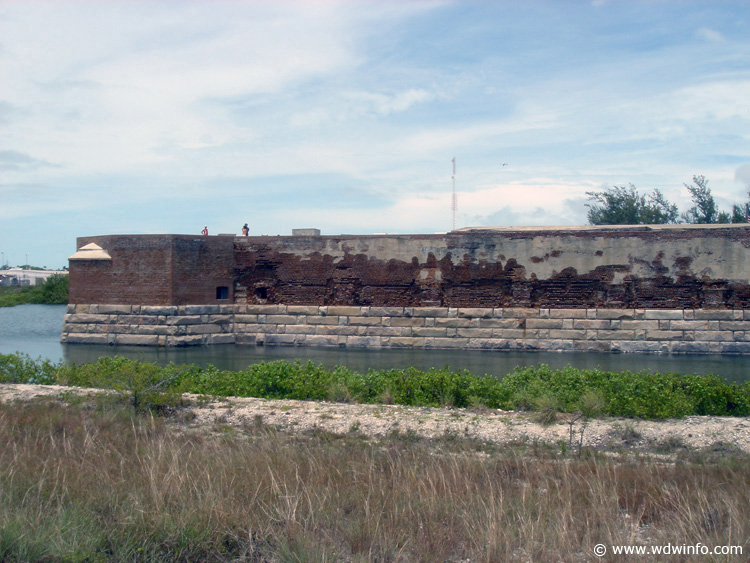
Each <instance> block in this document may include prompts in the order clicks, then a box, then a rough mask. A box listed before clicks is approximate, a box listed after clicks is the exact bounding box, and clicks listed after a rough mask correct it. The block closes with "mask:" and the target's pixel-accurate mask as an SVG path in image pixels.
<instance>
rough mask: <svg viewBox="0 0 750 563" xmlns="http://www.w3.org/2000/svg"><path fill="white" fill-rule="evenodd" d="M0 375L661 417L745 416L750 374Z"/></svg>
mask: <svg viewBox="0 0 750 563" xmlns="http://www.w3.org/2000/svg"><path fill="white" fill-rule="evenodd" d="M0 382H16V383H42V384H52V383H58V384H63V385H75V386H83V387H100V388H107V389H116V390H120V391H124V392H127V393H128V394H129V395H130V396H131V398H132V400H133V403H134V404H135V405H136V406H137V407H141V406H144V405H146V406H148V405H156V406H157V407H158V405H160V404H168V403H170V402H171V403H173V402H175V401H179V394H180V393H197V394H204V395H212V396H237V397H262V398H269V399H301V400H308V399H309V400H327V401H337V402H358V403H393V404H400V405H409V406H448V407H470V406H475V407H478V406H483V407H488V408H501V409H506V410H509V409H524V410H537V411H547V412H577V411H583V412H585V413H586V415H587V416H590V415H594V414H603V415H609V416H626V417H640V418H646V419H663V418H672V417H682V416H688V415H721V416H725V415H726V416H748V415H750V382H748V383H746V384H744V385H737V384H734V383H727V382H725V381H723V380H722V379H721V378H719V377H716V376H697V375H679V374H673V373H651V372H646V371H643V372H638V373H632V372H628V371H624V372H607V371H602V370H599V369H586V370H582V369H577V368H573V367H566V368H563V369H551V368H549V367H548V366H545V365H538V366H535V367H526V368H517V369H515V370H514V371H513V372H512V373H510V374H508V375H506V376H505V377H504V378H503V379H502V380H498V379H496V378H494V377H488V376H478V375H474V374H471V373H469V372H468V371H452V370H450V369H447V368H446V369H432V370H429V371H420V370H417V369H414V368H407V369H392V370H369V371H368V372H366V373H358V372H354V371H351V370H349V369H347V368H345V367H341V366H339V367H336V368H335V369H333V370H326V369H325V368H323V367H322V366H320V365H316V364H314V363H312V362H308V363H304V364H302V363H299V362H297V363H290V362H286V361H276V362H268V363H266V362H261V363H258V364H254V365H251V366H249V367H248V368H247V369H245V370H243V371H238V372H235V371H223V370H219V369H217V368H215V367H213V366H208V367H206V368H201V367H198V366H194V365H189V366H178V365H175V364H169V365H167V366H165V367H160V366H157V365H155V364H152V363H149V362H139V361H135V360H129V359H126V358H123V357H114V358H100V359H99V360H98V361H97V362H95V363H91V364H80V365H75V364H65V363H61V364H52V363H50V362H44V361H34V360H32V359H30V358H29V357H27V356H23V355H21V356H18V355H0Z"/></svg>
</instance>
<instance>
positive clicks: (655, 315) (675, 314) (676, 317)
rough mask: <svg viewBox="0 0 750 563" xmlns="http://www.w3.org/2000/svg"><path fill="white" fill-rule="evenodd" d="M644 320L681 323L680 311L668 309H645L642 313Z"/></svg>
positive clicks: (681, 315)
mask: <svg viewBox="0 0 750 563" xmlns="http://www.w3.org/2000/svg"><path fill="white" fill-rule="evenodd" d="M643 318H644V319H646V320H653V319H656V320H660V321H662V320H663V321H681V320H683V314H682V309H680V310H677V311H674V310H668V309H646V310H645V311H644V313H643Z"/></svg>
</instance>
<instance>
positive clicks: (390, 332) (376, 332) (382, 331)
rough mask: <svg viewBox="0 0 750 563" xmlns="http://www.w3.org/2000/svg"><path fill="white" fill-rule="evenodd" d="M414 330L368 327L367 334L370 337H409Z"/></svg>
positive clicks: (393, 327)
mask: <svg viewBox="0 0 750 563" xmlns="http://www.w3.org/2000/svg"><path fill="white" fill-rule="evenodd" d="M413 330H414V329H413V328H412V327H410V326H370V327H367V334H370V335H372V336H411V335H412V331H413Z"/></svg>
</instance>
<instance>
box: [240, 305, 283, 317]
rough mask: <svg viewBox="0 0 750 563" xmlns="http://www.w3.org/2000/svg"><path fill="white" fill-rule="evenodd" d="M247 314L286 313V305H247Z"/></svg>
mask: <svg viewBox="0 0 750 563" xmlns="http://www.w3.org/2000/svg"><path fill="white" fill-rule="evenodd" d="M246 313H247V314H249V315H286V313H287V306H286V305H247V311H246Z"/></svg>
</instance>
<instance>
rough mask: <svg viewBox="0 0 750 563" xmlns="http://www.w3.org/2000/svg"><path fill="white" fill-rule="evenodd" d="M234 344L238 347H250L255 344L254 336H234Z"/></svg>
mask: <svg viewBox="0 0 750 563" xmlns="http://www.w3.org/2000/svg"><path fill="white" fill-rule="evenodd" d="M234 343H235V344H237V345H238V346H250V345H254V344H255V335H254V334H235V335H234Z"/></svg>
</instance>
